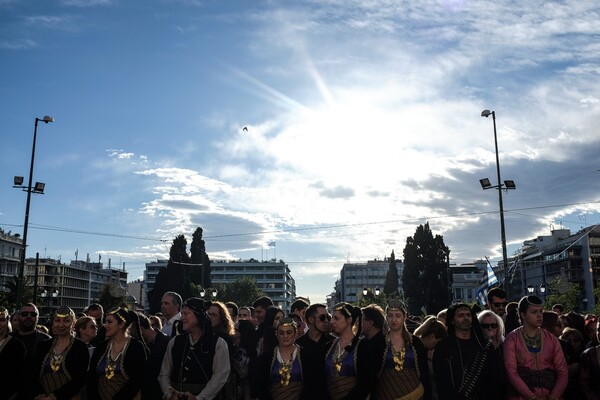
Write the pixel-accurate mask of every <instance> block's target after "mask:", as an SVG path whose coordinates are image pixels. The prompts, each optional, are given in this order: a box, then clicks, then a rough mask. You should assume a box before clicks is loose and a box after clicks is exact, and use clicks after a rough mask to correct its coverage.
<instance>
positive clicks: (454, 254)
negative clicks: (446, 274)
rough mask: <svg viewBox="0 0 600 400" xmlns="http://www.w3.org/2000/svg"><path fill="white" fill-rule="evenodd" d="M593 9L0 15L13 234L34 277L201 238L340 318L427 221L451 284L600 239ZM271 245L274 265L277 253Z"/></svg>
mask: <svg viewBox="0 0 600 400" xmlns="http://www.w3.org/2000/svg"><path fill="white" fill-rule="evenodd" d="M599 17H600V6H598V5H595V4H592V3H590V4H585V3H581V2H577V1H565V2H560V3H559V2H542V1H533V2H527V3H526V4H515V3H514V2H511V1H508V0H506V1H494V2H492V1H483V2H472V1H466V0H464V1H460V0H458V1H456V0H452V1H451V0H446V1H444V0H440V1H430V2H403V3H399V4H396V2H389V1H385V0H380V1H373V2H368V3H363V2H359V1H348V2H343V4H342V3H340V2H338V1H333V0H331V1H327V0H326V1H320V2H313V1H308V0H307V1H298V2H294V4H289V2H285V1H272V2H267V3H262V2H260V3H254V2H204V1H201V0H197V1H195V0H166V1H155V0H151V1H145V2H125V1H120V0H52V1H47V2H43V3H39V4H38V3H37V2H27V1H13V0H0V22H1V23H0V57H1V59H2V65H3V74H2V75H1V76H0V89H1V90H2V93H3V96H2V98H3V107H1V108H0V113H1V118H0V120H1V121H2V122H1V123H0V147H1V148H2V149H9V151H4V152H3V155H2V157H1V158H0V183H2V184H1V185H0V227H1V228H3V229H4V230H5V231H7V232H8V231H12V232H13V233H15V232H19V233H21V232H22V226H23V218H24V214H25V202H26V199H25V198H26V196H25V194H24V193H23V192H22V191H20V190H17V189H13V188H12V187H11V186H12V182H13V177H14V176H24V177H27V174H28V169H29V161H30V160H29V157H30V154H31V145H32V135H33V129H34V119H35V118H43V117H44V116H45V115H48V116H52V117H54V119H55V122H53V123H49V124H41V125H40V126H39V127H38V132H37V147H36V158H35V170H34V176H33V181H34V182H36V181H39V182H44V183H45V184H46V186H45V192H44V193H45V194H44V195H33V196H32V202H31V211H30V221H29V222H30V224H29V235H28V240H27V242H28V249H27V256H28V257H32V256H35V253H36V252H39V253H40V255H43V256H45V257H52V258H58V257H59V256H62V258H63V259H70V258H74V254H75V252H76V251H77V252H78V254H79V259H83V258H84V256H85V254H88V253H89V254H90V258H91V259H92V260H93V261H96V260H98V258H99V256H100V255H101V256H102V261H106V262H108V259H109V258H110V259H112V262H113V264H115V265H122V263H123V262H124V263H125V265H126V268H127V272H128V273H129V278H130V280H135V279H137V278H139V277H141V276H142V275H143V270H144V266H145V263H146V262H149V261H152V260H156V259H163V258H166V256H167V254H168V251H169V247H170V244H171V242H172V240H173V238H174V237H175V236H176V235H179V234H184V235H185V236H186V238H187V239H188V244H189V243H190V242H191V235H192V233H193V231H194V229H195V228H196V227H198V226H200V227H202V228H203V229H204V237H205V240H206V249H207V252H208V254H209V256H210V257H211V258H213V259H249V258H255V259H270V258H273V257H275V258H277V259H283V260H284V261H285V262H286V263H287V264H288V265H289V267H290V269H291V272H292V274H293V276H294V278H295V280H296V286H297V293H298V295H300V296H308V297H310V298H311V299H314V300H315V301H317V300H320V301H324V300H325V296H326V295H327V294H328V293H330V292H331V290H332V288H333V285H334V283H335V279H336V276H337V275H338V274H339V270H340V267H341V265H343V264H344V263H345V262H347V261H351V262H353V261H366V260H372V259H375V258H379V259H383V258H384V257H386V256H389V255H390V253H391V251H392V250H394V251H395V253H396V256H397V257H398V258H403V257H402V249H403V248H404V245H405V240H406V237H407V236H411V235H413V234H414V232H415V229H416V227H417V226H418V225H420V224H424V223H426V222H429V223H430V226H431V230H432V231H433V233H434V234H440V235H443V236H444V241H445V243H446V245H447V246H448V247H449V248H450V251H451V253H450V258H451V262H452V263H454V264H462V263H470V262H473V261H474V260H477V259H481V258H483V257H485V256H489V257H490V259H491V260H492V262H493V263H494V264H495V263H496V262H497V261H499V260H500V259H501V245H500V243H501V241H500V226H499V215H498V198H497V195H496V193H494V192H493V191H492V190H488V191H483V190H482V188H481V186H480V184H479V180H480V179H482V178H486V177H487V178H489V179H490V181H491V184H492V185H495V184H497V182H496V169H495V168H496V162H495V151H494V132H493V126H492V121H491V118H482V117H481V112H482V111H483V110H485V109H488V110H492V111H495V113H496V119H497V131H498V132H497V133H498V147H499V159H500V165H501V172H502V179H503V180H505V179H506V180H514V182H515V184H516V190H511V191H510V192H507V193H506V195H505V196H504V209H505V219H506V238H507V243H508V250H509V251H508V254H509V256H510V255H511V254H513V253H514V252H515V251H516V250H517V249H518V248H520V247H521V246H522V244H523V242H524V241H525V240H528V239H531V238H535V237H537V236H539V235H547V234H549V232H550V231H551V230H552V229H553V228H554V229H558V228H560V227H565V228H569V229H570V230H571V231H572V232H577V231H578V230H579V229H580V228H581V227H584V226H593V225H595V224H597V223H599V222H600V217H599V214H598V212H599V211H600V198H599V197H598V189H599V183H600V182H599V178H600V175H599V172H598V171H597V170H598V169H600V151H599V150H600V135H598V128H597V126H598V124H597V121H598V120H599V119H600V79H599V75H600V73H599V71H598V68H597V65H598V61H599V59H600V48H599V47H598V44H597V37H596V36H597V32H598V31H600V18H599ZM270 242H275V246H268V243H270Z"/></svg>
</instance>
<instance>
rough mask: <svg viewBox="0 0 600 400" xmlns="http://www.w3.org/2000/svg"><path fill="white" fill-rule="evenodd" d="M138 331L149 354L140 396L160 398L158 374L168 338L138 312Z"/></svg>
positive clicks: (150, 398)
mask: <svg viewBox="0 0 600 400" xmlns="http://www.w3.org/2000/svg"><path fill="white" fill-rule="evenodd" d="M139 319H140V331H141V332H142V336H143V337H144V342H146V346H147V347H148V350H150V356H149V357H148V359H147V360H146V365H145V367H144V385H143V386H142V397H143V398H144V399H148V400H153V399H155V400H160V399H162V398H163V393H162V390H161V388H160V384H159V383H158V374H159V373H160V368H161V366H162V361H163V357H164V355H165V352H166V351H167V345H168V344H169V340H170V338H169V337H167V335H165V334H164V333H162V332H161V331H159V330H158V329H155V328H152V325H150V320H149V319H148V317H146V316H145V315H144V314H139Z"/></svg>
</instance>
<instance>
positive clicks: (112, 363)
mask: <svg viewBox="0 0 600 400" xmlns="http://www.w3.org/2000/svg"><path fill="white" fill-rule="evenodd" d="M128 344H129V341H127V342H126V343H125V345H124V346H123V348H122V349H121V351H120V352H119V354H117V356H116V357H115V358H114V359H113V357H112V340H111V342H110V344H109V345H108V351H107V352H106V379H108V380H110V379H112V378H114V376H115V372H116V370H117V361H118V360H119V358H121V355H122V354H123V352H124V351H125V349H126V348H127V345H128Z"/></svg>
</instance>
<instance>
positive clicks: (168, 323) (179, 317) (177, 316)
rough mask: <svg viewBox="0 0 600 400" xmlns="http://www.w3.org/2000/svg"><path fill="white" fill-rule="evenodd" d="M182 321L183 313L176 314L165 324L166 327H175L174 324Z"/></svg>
mask: <svg viewBox="0 0 600 400" xmlns="http://www.w3.org/2000/svg"><path fill="white" fill-rule="evenodd" d="M180 319H181V311H180V312H178V313H177V314H175V315H174V316H173V317H172V318H171V319H169V320H167V322H165V324H166V325H173V322H175V321H179V320H180Z"/></svg>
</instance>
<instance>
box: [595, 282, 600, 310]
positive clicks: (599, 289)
mask: <svg viewBox="0 0 600 400" xmlns="http://www.w3.org/2000/svg"><path fill="white" fill-rule="evenodd" d="M594 298H595V300H596V301H595V303H596V307H595V308H594V314H595V315H600V281H596V283H595V284H594Z"/></svg>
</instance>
